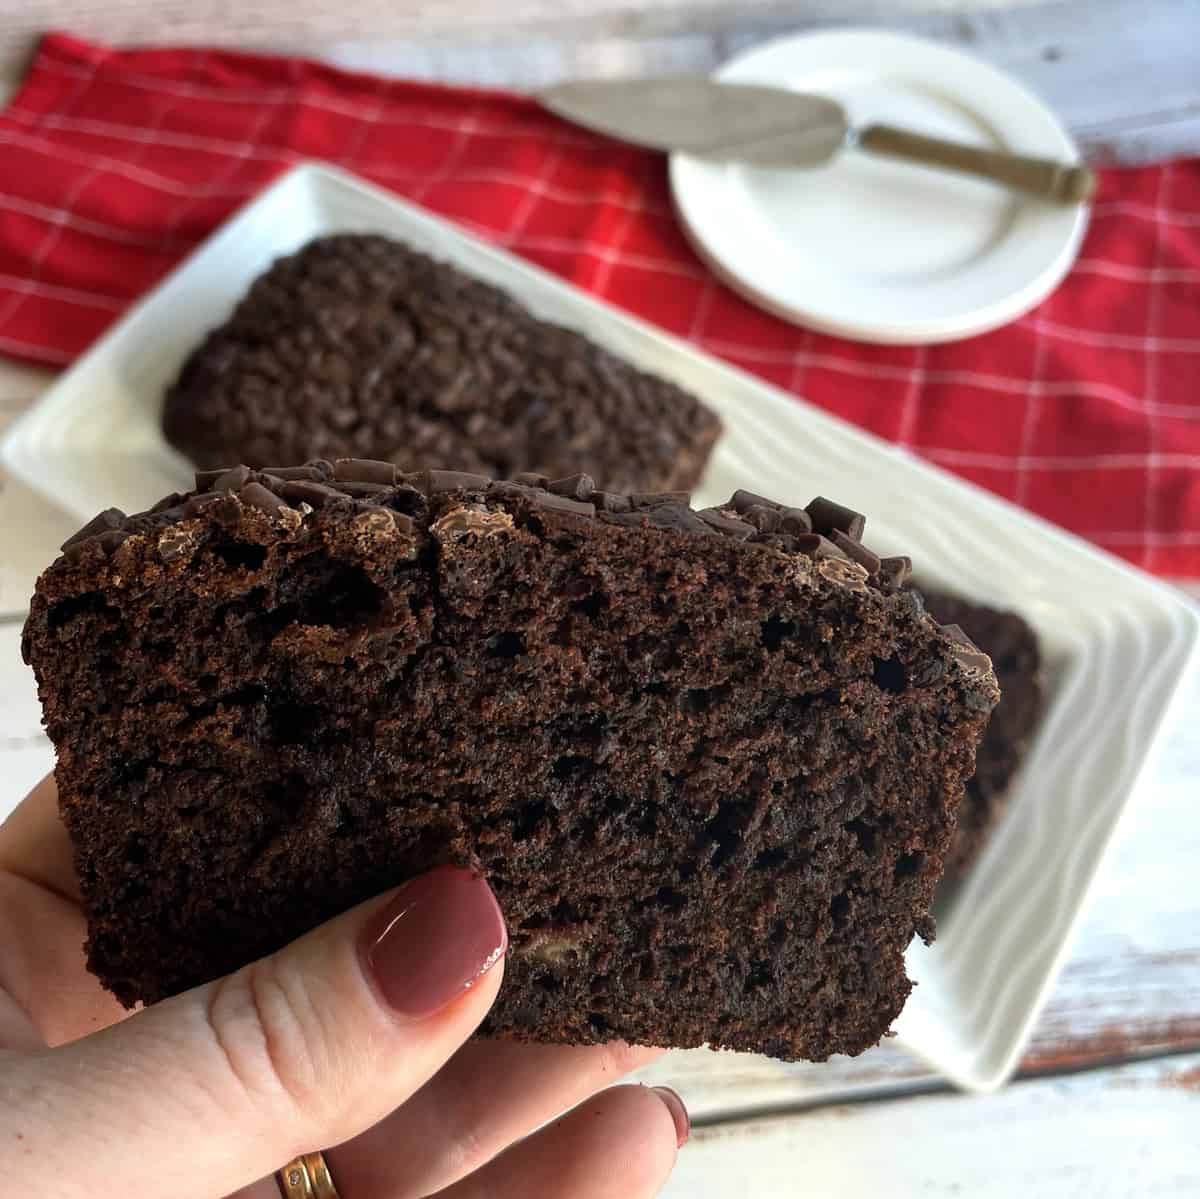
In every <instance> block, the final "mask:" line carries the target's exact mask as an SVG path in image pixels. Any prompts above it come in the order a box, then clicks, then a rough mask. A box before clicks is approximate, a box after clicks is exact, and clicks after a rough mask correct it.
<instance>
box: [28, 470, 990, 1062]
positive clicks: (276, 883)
mask: <svg viewBox="0 0 1200 1199" xmlns="http://www.w3.org/2000/svg"><path fill="white" fill-rule="evenodd" d="M198 483H199V490H198V491H196V492H194V493H192V494H189V495H186V496H183V495H176V496H171V497H169V498H168V499H167V500H164V501H163V503H162V504H160V505H159V506H158V508H157V509H155V510H153V511H151V512H149V513H145V514H142V515H139V516H133V517H128V518H126V517H123V516H121V514H120V513H117V512H115V511H113V512H107V513H104V514H103V515H102V516H100V517H97V519H96V520H95V521H93V522H92V523H91V524H90V525H88V526H87V527H86V528H85V529H84V530H82V531H81V532H80V534H79V535H78V536H77V537H76V538H75V539H73V540H72V541H71V542H70V543H68V545H67V546H66V547H65V553H64V555H63V556H62V557H61V558H60V559H59V560H58V561H57V562H55V563H54V565H53V566H51V567H50V569H49V570H47V571H46V573H45V574H44V575H43V576H42V578H41V580H40V581H39V583H38V588H37V593H36V595H35V596H34V599H33V607H32V612H31V615H30V617H29V621H28V624H27V626H26V630H25V636H24V652H25V655H26V658H27V660H28V661H30V662H31V663H32V664H33V667H34V669H35V671H36V673H37V678H38V684H39V688H40V692H41V697H42V702H43V705H44V711H45V721H46V726H47V728H48V730H49V733H50V736H51V738H52V739H53V741H54V744H55V746H56V748H57V750H58V755H59V757H58V763H59V764H58V784H59V793H60V798H61V804H62V813H63V818H64V820H65V822H66V825H67V827H68V829H69V830H70V833H71V836H72V837H73V839H74V843H75V846H76V849H77V856H78V866H79V875H80V881H81V885H82V888H83V894H84V898H85V902H86V907H87V914H88V920H89V926H90V937H89V941H88V954H89V960H90V963H91V967H92V969H93V970H94V971H95V972H96V973H97V974H98V975H99V976H100V978H101V979H103V981H104V982H105V984H106V985H107V986H108V987H109V988H111V989H112V991H113V992H114V993H115V994H116V995H118V996H119V997H120V998H121V999H122V1000H123V1001H125V1002H126V1003H133V1002H134V1001H136V1000H139V999H142V1000H146V1001H147V1002H150V1001H153V1000H156V999H160V998H162V997H163V996H166V995H169V994H171V993H172V992H174V991H177V990H179V989H181V988H184V987H188V986H190V985H192V984H194V983H198V982H200V981H202V980H204V979H208V978H211V977H214V976H216V975H219V974H221V973H223V972H225V971H228V970H232V969H233V968H235V967H237V966H238V965H240V964H242V963H244V962H246V961H247V960H250V959H252V958H253V957H255V956H256V955H259V954H262V953H265V952H267V951H269V950H271V949H273V948H274V947H276V946H278V945H281V944H283V943H284V942H286V941H287V940H289V939H290V938H292V937H294V936H296V935H297V934H298V933H300V932H302V931H303V930H305V929H307V928H309V927H310V926H312V925H314V924H315V923H317V922H318V921H320V920H323V919H324V918H326V917H328V916H330V915H332V914H333V913H335V912H337V911H339V910H341V909H344V908H345V907H347V906H349V905H350V904H353V903H354V902H356V901H357V900H360V899H363V898H365V897H367V896H370V895H373V894H375V893H377V892H379V891H381V890H383V889H384V888H386V887H389V886H391V885H393V884H396V883H398V882H400V881H402V880H403V879H405V878H407V877H409V876H412V875H414V874H417V873H419V872H421V871H424V870H427V869H429V868H430V867H431V866H433V865H435V864H437V863H442V862H455V863H463V864H469V865H471V866H473V867H475V868H477V869H478V870H480V871H482V872H483V873H484V874H486V876H487V877H488V878H489V880H490V881H491V883H492V885H493V887H494V888H495V890H496V893H497V895H498V896H499V899H500V902H501V904H502V905H503V908H504V911H505V914H506V917H507V919H508V921H509V925H510V933H511V956H510V958H509V961H508V964H507V971H506V979H505V983H504V986H503V988H502V990H501V994H500V998H499V1000H498V1002H497V1004H496V1006H495V1008H494V1009H493V1011H492V1013H491V1016H490V1017H489V1020H488V1023H487V1025H486V1026H485V1031H487V1032H489V1033H491V1034H493V1035H500V1036H512V1037H518V1038H527V1039H536V1040H545V1041H570V1042H589V1041H604V1040H609V1039H613V1038H623V1039H625V1040H627V1041H631V1042H640V1043H649V1044H658V1045H676V1046H693V1045H698V1044H701V1043H702V1042H709V1043H711V1044H712V1045H715V1046H728V1047H731V1048H736V1049H747V1050H760V1051H762V1052H765V1053H769V1054H772V1055H775V1056H777V1057H781V1058H815V1059H821V1058H825V1057H827V1056H828V1055H829V1054H831V1053H835V1052H842V1053H857V1052H859V1051H860V1050H862V1049H865V1048H866V1047H867V1046H869V1045H872V1044H874V1043H875V1042H876V1041H877V1040H878V1039H879V1038H880V1037H881V1036H882V1035H883V1034H884V1033H885V1032H886V1031H887V1029H888V1027H889V1025H890V1024H891V1022H892V1020H893V1019H894V1018H895V1016H896V1014H897V1013H898V1012H899V1011H900V1008H901V1006H902V1005H903V1003H904V1000H905V997H906V996H907V994H908V991H909V986H910V984H909V981H908V979H907V978H906V977H905V972H904V962H903V953H904V949H905V947H906V946H907V945H908V943H909V941H910V940H911V939H912V937H913V935H914V933H916V934H920V935H922V936H926V937H927V936H929V935H930V933H931V926H930V923H929V920H928V917H927V912H928V908H929V904H930V900H931V897H932V894H933V889H934V884H935V883H936V881H937V879H938V876H939V875H940V873H941V870H942V862H943V858H944V856H945V853H946V850H947V848H948V846H949V844H950V839H951V835H952V833H953V830H954V820H955V811H956V809H957V807H958V804H959V801H960V799H961V797H962V788H963V780H964V778H966V777H968V776H969V775H970V773H971V771H972V769H973V766H974V750H975V745H976V742H977V741H978V739H979V736H980V734H981V732H982V730H983V727H984V724H985V722H986V719H987V716H988V713H989V712H990V710H991V708H992V705H993V704H994V703H995V701H996V698H997V692H996V685H995V678H994V676H993V674H992V670H991V666H990V663H989V662H988V659H987V658H986V656H984V655H983V654H981V653H979V652H978V651H976V650H975V649H974V647H972V646H971V645H969V644H967V643H965V639H964V638H961V637H956V636H952V635H947V634H946V633H945V632H943V631H942V630H941V629H940V628H939V626H938V625H937V624H935V623H934V621H933V620H932V618H930V617H929V616H928V615H926V614H925V613H924V611H923V610H922V608H921V605H920V602H919V601H918V600H917V599H916V597H914V596H913V595H911V594H909V593H907V592H905V591H903V590H902V589H901V584H902V583H903V580H904V577H905V575H906V573H907V568H908V563H907V560H906V559H898V558H894V559H886V560H884V561H882V562H881V561H880V560H879V559H878V558H877V557H876V556H875V555H874V554H872V553H871V552H870V551H869V550H867V549H866V548H864V546H863V545H862V544H861V541H860V537H861V534H862V528H863V518H862V517H861V516H859V515H858V514H856V513H853V512H850V511H848V510H847V509H845V508H842V507H840V506H839V505H837V504H834V503H830V502H829V501H827V500H823V499H818V500H815V501H813V502H812V503H811V504H809V505H808V507H807V509H798V508H783V507H780V506H779V505H777V504H774V503H771V502H770V501H768V500H764V499H761V498H759V497H757V496H754V495H751V494H749V493H746V492H738V493H737V494H736V495H734V497H733V499H732V500H731V501H730V503H729V504H728V505H726V506H725V507H722V508H718V509H709V510H706V511H703V512H693V511H692V510H690V509H689V508H688V506H687V504H686V503H685V502H684V500H683V499H682V498H681V497H679V496H678V495H638V496H633V497H624V496H618V495H615V494H606V493H602V492H598V491H595V490H594V488H593V485H592V482H591V480H590V479H588V478H587V477H586V476H576V477H574V478H570V479H563V480H559V481H557V482H548V481H547V480H545V479H543V478H539V477H530V476H526V477H524V478H522V479H520V480H518V481H515V482H489V481H488V480H487V479H485V478H482V477H478V476H475V475H471V474H464V473H457V472H446V471H431V472H427V473H422V474H414V475H404V476H401V475H398V474H396V472H395V471H394V468H393V467H392V466H390V465H388V464H386V463H381V462H362V461H341V462H337V463H335V464H333V465H330V464H328V463H324V462H317V463H314V464H310V465H309V466H307V467H302V468H293V469H290V470H276V471H271V472H267V473H256V472H253V471H250V470H248V469H246V468H245V467H239V468H236V469H233V470H229V471H226V472H224V473H221V472H210V473H207V474H204V475H202V476H200V477H199V479H198Z"/></svg>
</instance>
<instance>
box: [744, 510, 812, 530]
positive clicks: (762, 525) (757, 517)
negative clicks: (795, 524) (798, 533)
mask: <svg viewBox="0 0 1200 1199" xmlns="http://www.w3.org/2000/svg"><path fill="white" fill-rule="evenodd" d="M742 519H743V520H744V521H747V522H749V523H750V524H752V525H753V526H754V527H755V528H756V529H757V530H758V531H759V532H760V533H774V532H776V531H777V530H778V529H779V524H780V520H781V517H780V513H779V509H778V508H768V507H767V506H766V504H751V505H750V506H749V507H748V508H743V509H742ZM803 531H804V532H807V530H803Z"/></svg>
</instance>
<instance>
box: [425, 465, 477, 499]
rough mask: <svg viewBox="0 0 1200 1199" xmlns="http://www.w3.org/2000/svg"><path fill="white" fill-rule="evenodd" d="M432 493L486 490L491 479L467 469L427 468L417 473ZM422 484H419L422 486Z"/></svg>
mask: <svg viewBox="0 0 1200 1199" xmlns="http://www.w3.org/2000/svg"><path fill="white" fill-rule="evenodd" d="M417 478H419V479H421V480H423V481H424V482H423V485H424V486H425V487H426V488H427V489H428V491H429V494H430V495H440V494H443V493H445V492H448V491H486V490H487V489H488V486H489V484H490V483H491V479H489V478H488V477H487V475H476V474H472V473H471V472H470V471H465V470H427V471H422V472H420V473H419V474H418V475H417ZM421 485H422V484H418V486H421Z"/></svg>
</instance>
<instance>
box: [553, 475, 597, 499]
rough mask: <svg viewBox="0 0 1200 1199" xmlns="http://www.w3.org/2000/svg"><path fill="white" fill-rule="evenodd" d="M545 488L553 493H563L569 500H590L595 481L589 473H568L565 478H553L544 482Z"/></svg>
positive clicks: (594, 488)
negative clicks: (548, 481)
mask: <svg viewBox="0 0 1200 1199" xmlns="http://www.w3.org/2000/svg"><path fill="white" fill-rule="evenodd" d="M546 490H547V491H552V492H554V494H555V495H565V496H566V497H567V499H570V500H590V499H591V498H592V492H593V491H595V490H596V482H595V480H594V479H593V478H592V476H591V475H568V476H567V478H565V479H554V480H553V481H552V482H550V483H547V484H546Z"/></svg>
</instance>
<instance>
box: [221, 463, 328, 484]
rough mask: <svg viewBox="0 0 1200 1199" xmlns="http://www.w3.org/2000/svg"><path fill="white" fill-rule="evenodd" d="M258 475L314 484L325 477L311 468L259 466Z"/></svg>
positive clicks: (314, 468)
mask: <svg viewBox="0 0 1200 1199" xmlns="http://www.w3.org/2000/svg"><path fill="white" fill-rule="evenodd" d="M259 473H260V474H264V475H270V476H271V478H273V479H285V480H299V479H310V480H312V481H313V482H315V483H317V482H320V481H321V480H322V479H324V478H325V477H326V476H325V475H324V473H323V472H322V471H320V470H318V469H317V468H316V467H313V466H261V467H259ZM197 478H199V476H197Z"/></svg>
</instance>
